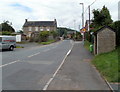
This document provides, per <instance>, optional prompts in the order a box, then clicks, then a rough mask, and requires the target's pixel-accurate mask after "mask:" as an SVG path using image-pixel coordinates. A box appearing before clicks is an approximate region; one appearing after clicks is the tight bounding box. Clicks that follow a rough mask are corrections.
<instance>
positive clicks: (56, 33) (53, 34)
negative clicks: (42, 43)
mask: <svg viewBox="0 0 120 92" xmlns="http://www.w3.org/2000/svg"><path fill="white" fill-rule="evenodd" d="M50 35H52V36H53V38H54V39H55V38H56V37H57V36H58V32H56V31H50Z"/></svg>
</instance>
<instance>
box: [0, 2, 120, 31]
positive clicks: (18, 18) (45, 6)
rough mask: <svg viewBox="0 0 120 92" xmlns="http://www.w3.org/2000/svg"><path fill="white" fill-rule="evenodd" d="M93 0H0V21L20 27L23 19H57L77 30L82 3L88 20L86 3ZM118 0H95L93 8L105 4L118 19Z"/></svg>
mask: <svg viewBox="0 0 120 92" xmlns="http://www.w3.org/2000/svg"><path fill="white" fill-rule="evenodd" d="M94 1H95V0H0V23H2V22H3V21H4V20H8V21H10V22H12V26H13V28H14V29H15V30H16V31H18V30H21V29H22V26H23V24H24V22H25V19H28V21H53V20H54V19H56V20H57V25H58V27H67V28H71V29H76V30H78V29H79V27H80V28H81V27H82V17H81V15H82V5H80V4H79V3H84V11H85V14H84V16H85V19H84V20H85V21H86V20H88V5H90V4H92V3H93V2H94ZM119 1H120V0H96V2H95V3H94V4H93V5H91V19H92V17H93V15H92V10H93V9H102V7H103V6H104V5H105V6H106V7H107V8H108V9H109V10H110V14H111V17H112V19H113V21H117V20H118V2H119Z"/></svg>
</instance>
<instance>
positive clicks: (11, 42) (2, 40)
mask: <svg viewBox="0 0 120 92" xmlns="http://www.w3.org/2000/svg"><path fill="white" fill-rule="evenodd" d="M15 47H16V36H3V35H2V36H0V49H9V50H11V51H13V50H14V48H15Z"/></svg>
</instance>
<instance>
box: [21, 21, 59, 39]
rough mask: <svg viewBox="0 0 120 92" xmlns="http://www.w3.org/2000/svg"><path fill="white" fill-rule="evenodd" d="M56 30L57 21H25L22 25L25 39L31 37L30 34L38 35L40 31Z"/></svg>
mask: <svg viewBox="0 0 120 92" xmlns="http://www.w3.org/2000/svg"><path fill="white" fill-rule="evenodd" d="M56 30H57V21H56V19H54V21H28V20H27V19H25V23H24V25H23V32H24V33H25V34H26V36H27V37H31V34H33V33H35V34H38V33H39V32H41V31H56Z"/></svg>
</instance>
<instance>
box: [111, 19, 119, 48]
mask: <svg viewBox="0 0 120 92" xmlns="http://www.w3.org/2000/svg"><path fill="white" fill-rule="evenodd" d="M110 26H111V27H112V28H113V29H115V31H116V45H117V46H120V21H116V22H114V23H113V24H111V25H110Z"/></svg>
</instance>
